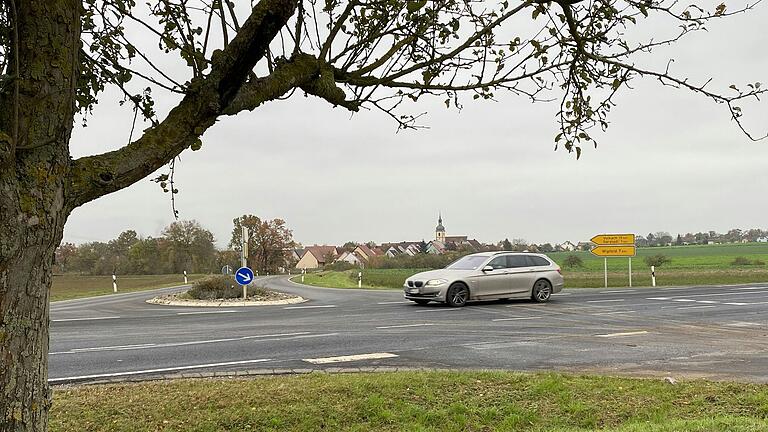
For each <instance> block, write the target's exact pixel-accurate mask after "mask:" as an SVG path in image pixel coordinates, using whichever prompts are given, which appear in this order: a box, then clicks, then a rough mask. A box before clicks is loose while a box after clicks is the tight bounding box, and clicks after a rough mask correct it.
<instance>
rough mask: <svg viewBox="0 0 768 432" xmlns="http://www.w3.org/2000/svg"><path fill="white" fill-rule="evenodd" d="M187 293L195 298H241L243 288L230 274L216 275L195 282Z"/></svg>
mask: <svg viewBox="0 0 768 432" xmlns="http://www.w3.org/2000/svg"><path fill="white" fill-rule="evenodd" d="M249 292H250V290H249ZM187 294H188V295H189V296H190V297H192V298H193V299H197V300H215V299H233V298H241V297H242V296H243V289H242V287H240V285H238V284H237V283H236V282H235V281H234V279H232V276H223V275H222V276H218V275H217V276H210V277H207V278H205V279H201V280H199V281H197V282H195V283H194V285H192V288H190V290H189V291H187Z"/></svg>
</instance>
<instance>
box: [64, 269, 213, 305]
mask: <svg viewBox="0 0 768 432" xmlns="http://www.w3.org/2000/svg"><path fill="white" fill-rule="evenodd" d="M205 276H206V275H189V276H188V277H187V279H188V280H189V282H193V281H195V280H197V279H200V278H203V277H205ZM183 284H184V276H183V275H176V274H170V275H140V276H118V277H117V289H118V293H126V292H134V291H145V290H150V289H156V288H166V287H172V286H177V285H183ZM107 294H114V292H113V291H112V276H78V275H54V276H53V284H52V286H51V301H58V300H69V299H76V298H83V297H95V296H100V295H107Z"/></svg>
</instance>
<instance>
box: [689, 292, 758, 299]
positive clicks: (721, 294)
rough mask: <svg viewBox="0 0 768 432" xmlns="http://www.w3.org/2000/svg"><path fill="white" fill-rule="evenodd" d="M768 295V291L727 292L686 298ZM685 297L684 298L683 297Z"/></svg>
mask: <svg viewBox="0 0 768 432" xmlns="http://www.w3.org/2000/svg"><path fill="white" fill-rule="evenodd" d="M765 293H768V291H749V292H725V293H722V292H721V293H717V294H695V295H687V296H684V297H687V298H694V297H717V296H737V295H752V294H765ZM681 297H683V296H681Z"/></svg>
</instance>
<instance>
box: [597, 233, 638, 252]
mask: <svg viewBox="0 0 768 432" xmlns="http://www.w3.org/2000/svg"><path fill="white" fill-rule="evenodd" d="M592 243H594V244H596V245H598V246H615V245H632V246H634V244H635V235H634V234H599V235H596V236H594V237H592ZM633 255H634V254H633Z"/></svg>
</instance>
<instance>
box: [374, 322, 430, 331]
mask: <svg viewBox="0 0 768 432" xmlns="http://www.w3.org/2000/svg"><path fill="white" fill-rule="evenodd" d="M432 325H434V324H431V323H423V324H402V325H391V326H381V327H376V328H377V329H382V330H383V329H393V328H406V327H426V326H432Z"/></svg>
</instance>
